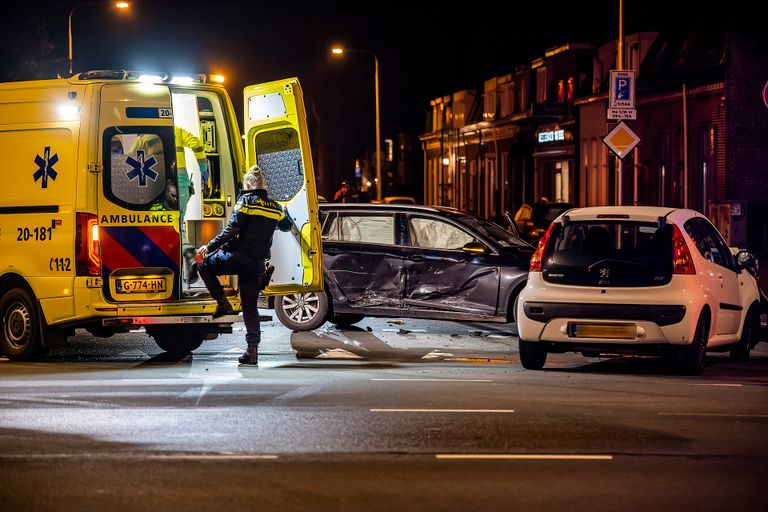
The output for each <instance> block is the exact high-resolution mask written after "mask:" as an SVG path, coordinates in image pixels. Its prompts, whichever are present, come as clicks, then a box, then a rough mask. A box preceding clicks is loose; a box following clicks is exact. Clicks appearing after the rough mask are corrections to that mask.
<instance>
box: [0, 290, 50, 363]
mask: <svg viewBox="0 0 768 512" xmlns="http://www.w3.org/2000/svg"><path fill="white" fill-rule="evenodd" d="M38 314H39V313H38V309H37V304H35V299H34V296H33V295H32V292H30V291H29V290H27V289H24V288H13V289H11V290H9V291H8V292H6V293H5V295H3V298H2V300H0V317H2V319H3V337H2V339H0V351H2V353H3V354H5V356H6V357H7V358H8V359H11V360H13V361H32V360H35V359H37V358H39V357H41V356H43V355H44V354H45V352H46V350H45V349H44V348H43V346H42V339H41V337H40V318H39V317H38Z"/></svg>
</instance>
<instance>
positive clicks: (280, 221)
mask: <svg viewBox="0 0 768 512" xmlns="http://www.w3.org/2000/svg"><path fill="white" fill-rule="evenodd" d="M275 228H278V229H280V230H281V231H288V230H290V228H291V219H290V217H289V216H288V215H287V213H286V212H285V210H283V207H282V206H280V204H279V203H277V202H275V201H273V200H272V199H270V198H269V196H268V195H267V191H266V190H264V189H256V190H245V191H243V193H242V195H241V196H240V197H239V198H238V199H237V203H236V204H235V209H234V210H233V211H232V215H231V216H230V217H229V222H228V223H227V225H226V227H225V228H224V229H223V230H222V231H221V233H219V234H218V235H216V237H215V238H214V239H213V240H211V241H210V242H208V251H210V252H213V251H215V250H217V249H222V248H223V249H224V250H225V251H231V252H239V253H241V254H243V255H245V256H248V257H249V258H254V259H267V258H269V249H270V248H271V247H272V235H273V234H274V232H275Z"/></svg>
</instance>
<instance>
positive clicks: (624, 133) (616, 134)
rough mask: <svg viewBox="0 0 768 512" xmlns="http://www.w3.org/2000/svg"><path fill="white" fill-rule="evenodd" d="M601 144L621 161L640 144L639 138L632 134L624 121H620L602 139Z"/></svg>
mask: <svg viewBox="0 0 768 512" xmlns="http://www.w3.org/2000/svg"><path fill="white" fill-rule="evenodd" d="M603 142H604V143H605V145H606V146H608V147H609V148H610V149H611V151H613V152H614V153H616V156H618V157H619V158H621V159H623V158H624V157H625V156H627V154H629V152H630V151H632V150H633V149H634V148H635V146H637V144H638V143H639V142H640V137H639V136H638V135H637V134H636V133H635V132H633V131H632V130H631V129H630V128H629V126H627V125H626V123H625V122H624V121H620V122H619V123H618V124H617V125H616V127H615V128H614V129H613V130H611V131H610V132H608V135H606V136H605V137H603Z"/></svg>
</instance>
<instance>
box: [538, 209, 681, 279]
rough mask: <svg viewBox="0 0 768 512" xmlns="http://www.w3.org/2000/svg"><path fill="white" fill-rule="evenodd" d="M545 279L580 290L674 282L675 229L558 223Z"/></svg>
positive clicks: (545, 263)
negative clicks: (673, 236) (673, 234)
mask: <svg viewBox="0 0 768 512" xmlns="http://www.w3.org/2000/svg"><path fill="white" fill-rule="evenodd" d="M542 275H543V277H544V280H546V281H549V282H552V283H558V284H570V285H580V286H602V287H612V286H660V285H663V284H666V283H668V282H669V281H670V280H671V279H672V226H671V225H670V224H665V225H664V226H663V227H659V226H658V224H656V223H649V222H630V221H615V222H614V221H602V220H597V221H589V222H570V223H568V224H567V225H566V226H563V225H562V224H561V223H559V222H558V223H556V224H554V225H553V227H552V232H551V234H550V237H549V241H548V243H547V247H546V250H545V252H544V258H543V262H542Z"/></svg>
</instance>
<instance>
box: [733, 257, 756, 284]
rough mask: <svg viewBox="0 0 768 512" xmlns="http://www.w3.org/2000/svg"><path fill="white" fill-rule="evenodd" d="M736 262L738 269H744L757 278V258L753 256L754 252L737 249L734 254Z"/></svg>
mask: <svg viewBox="0 0 768 512" xmlns="http://www.w3.org/2000/svg"><path fill="white" fill-rule="evenodd" d="M736 264H737V265H738V266H739V268H740V269H741V268H743V269H745V270H746V271H747V272H749V273H750V274H752V275H753V276H755V278H757V258H755V255H754V254H752V253H751V252H747V251H739V252H738V253H737V254H736Z"/></svg>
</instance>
